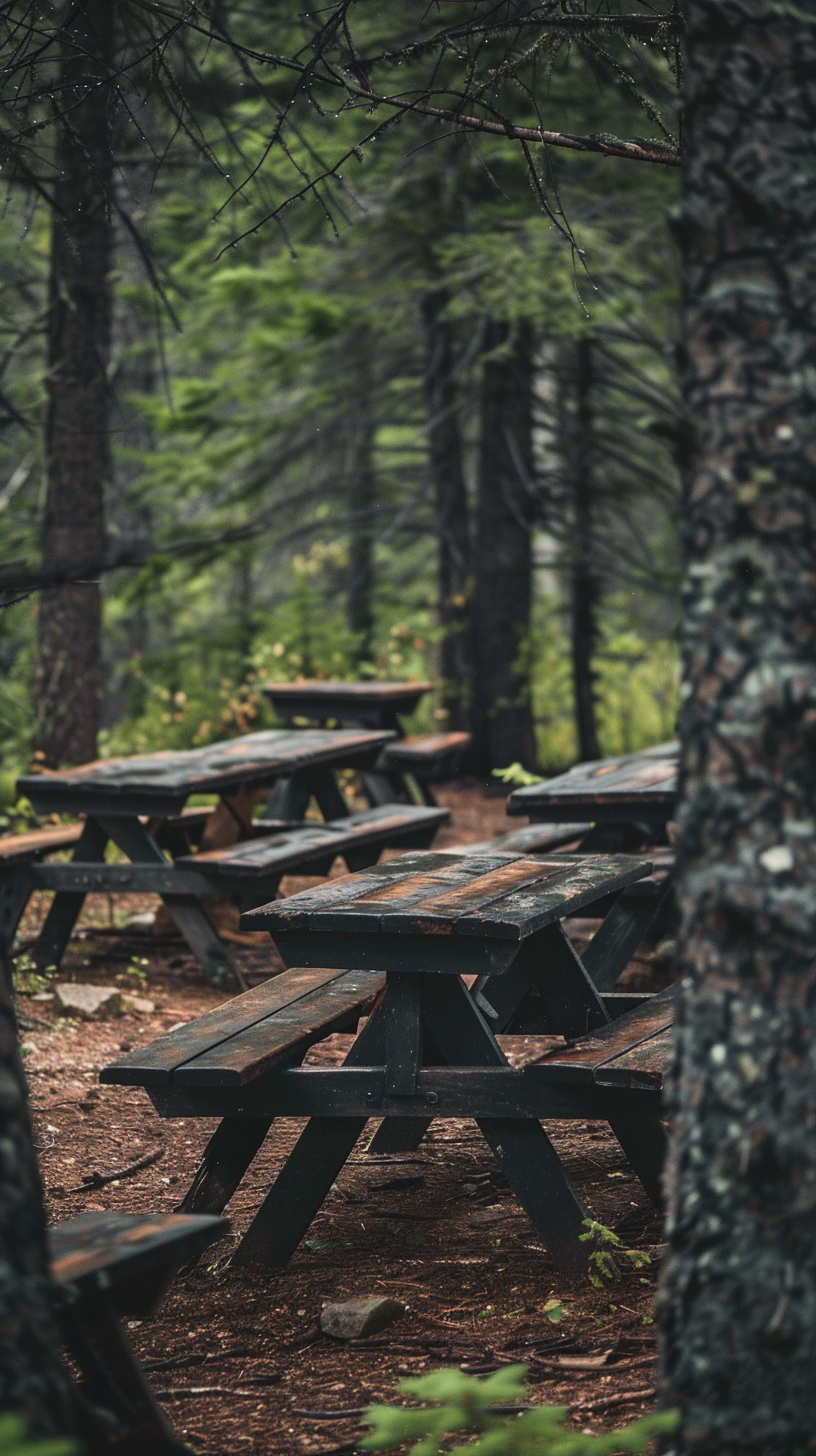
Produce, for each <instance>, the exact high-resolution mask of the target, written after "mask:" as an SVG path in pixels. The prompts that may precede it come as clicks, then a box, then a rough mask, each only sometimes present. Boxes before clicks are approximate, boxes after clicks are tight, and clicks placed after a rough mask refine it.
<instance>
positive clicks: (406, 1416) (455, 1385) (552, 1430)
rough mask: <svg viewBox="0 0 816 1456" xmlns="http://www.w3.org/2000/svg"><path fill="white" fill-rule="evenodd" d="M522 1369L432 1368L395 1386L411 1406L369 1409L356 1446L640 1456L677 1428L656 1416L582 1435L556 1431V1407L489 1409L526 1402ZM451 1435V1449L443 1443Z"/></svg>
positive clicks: (435, 1455)
mask: <svg viewBox="0 0 816 1456" xmlns="http://www.w3.org/2000/svg"><path fill="white" fill-rule="evenodd" d="M526 1370H527V1367H526V1365H508V1366H506V1367H505V1368H504V1369H503V1370H497V1371H496V1372H495V1374H493V1375H489V1376H487V1377H486V1378H484V1379H478V1378H476V1377H474V1376H471V1375H463V1374H462V1373H461V1371H459V1370H437V1371H435V1372H434V1373H433V1374H431V1375H421V1376H418V1377H414V1378H411V1379H408V1380H402V1381H400V1384H399V1389H400V1390H401V1391H403V1392H404V1393H405V1394H406V1395H410V1396H412V1397H413V1398H414V1399H415V1400H416V1401H420V1402H422V1404H421V1405H420V1406H419V1407H408V1406H385V1405H375V1406H370V1407H369V1409H368V1410H367V1411H366V1414H365V1416H364V1418H363V1420H364V1424H366V1425H370V1426H372V1427H373V1430H372V1431H371V1434H370V1435H367V1436H365V1437H364V1438H363V1439H362V1441H360V1442H359V1446H360V1448H361V1449H362V1450H365V1451H387V1450H393V1449H394V1448H395V1447H397V1446H404V1445H408V1444H409V1443H410V1446H409V1450H410V1456H440V1453H441V1452H443V1451H444V1452H446V1453H449V1456H463V1453H465V1452H467V1453H468V1456H611V1453H613V1452H622V1451H632V1452H638V1453H643V1452H645V1451H646V1450H647V1449H648V1445H649V1442H650V1441H651V1440H652V1438H653V1437H654V1436H657V1435H660V1434H663V1433H665V1432H668V1431H671V1430H673V1429H674V1428H675V1426H676V1425H677V1419H678V1418H677V1414H676V1413H675V1412H674V1411H660V1412H658V1413H657V1414H655V1415H650V1416H644V1417H643V1418H642V1419H641V1420H637V1421H633V1422H632V1423H631V1425H629V1426H626V1427H624V1428H623V1429H622V1430H620V1431H611V1432H609V1433H608V1434H605V1435H598V1436H586V1435H583V1434H581V1433H580V1432H574V1431H568V1430H565V1429H564V1419H565V1417H566V1415H567V1410H566V1408H565V1407H563V1406H538V1407H536V1408H535V1409H532V1410H523V1411H521V1412H519V1413H502V1412H501V1410H500V1409H497V1407H501V1406H503V1405H508V1406H518V1405H524V1404H525V1403H526V1391H525V1388H524V1384H523V1378H524V1375H525V1373H526ZM454 1436H455V1437H457V1438H458V1443H457V1444H451V1441H450V1439H449V1438H451V1437H454Z"/></svg>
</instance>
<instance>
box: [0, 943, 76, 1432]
mask: <svg viewBox="0 0 816 1456" xmlns="http://www.w3.org/2000/svg"><path fill="white" fill-rule="evenodd" d="M7 971H8V968H7V967H4V968H3V974H2V975H0V1411H3V1412H8V1411H16V1412H18V1413H19V1414H20V1415H22V1416H24V1417H25V1419H26V1421H27V1423H28V1426H29V1429H30V1430H31V1432H32V1433H34V1434H38V1435H43V1436H45V1435H57V1434H63V1435H64V1434H68V1433H69V1432H70V1431H71V1430H72V1429H73V1412H72V1403H71V1391H70V1385H69V1381H68V1374H67V1371H66V1369H65V1367H64V1365H63V1363H62V1359H61V1356H60V1348H61V1342H60V1337H59V1332H58V1330H57V1326H56V1322H55V1319H54V1312H53V1305H52V1299H51V1284H50V1279H49V1273H48V1258H47V1252H46V1244H45V1216H44V1214H43V1205H42V1188H41V1185H40V1175H39V1172H38V1169H37V1159H36V1156H35V1153H34V1146H33V1143H32V1138H31V1124H30V1122H29V1116H28V1102H27V1096H26V1086H25V1078H24V1076H23V1068H22V1064H21V1061H20V1052H19V1047H18V1042H17V1027H16V1024H15V1019H14V1012H13V1009H12V1004H11V997H10V995H9V993H8V990H7V979H8V977H7Z"/></svg>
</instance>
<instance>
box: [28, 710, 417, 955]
mask: <svg viewBox="0 0 816 1456" xmlns="http://www.w3.org/2000/svg"><path fill="white" fill-rule="evenodd" d="M392 736H393V734H392V732H391V731H390V730H388V729H378V730H361V729H334V730H328V729H317V730H314V731H311V732H309V731H306V732H303V731H294V732H291V731H285V730H284V731H281V730H275V731H269V732H264V733H249V734H246V735H244V736H243V737H241V738H234V739H231V740H229V741H228V742H225V743H213V744H210V745H208V746H207V747H204V748H193V749H188V750H184V751H170V750H168V751H165V752H161V753H151V754H146V755H144V756H137V757H130V758H109V759H101V760H99V761H97V762H94V763H87V764H83V765H81V766H80V767H79V768H72V769H66V770H64V771H61V772H58V773H51V772H46V773H37V774H25V775H24V776H23V777H22V778H20V779H19V780H18V783H17V792H18V793H19V794H22V795H25V796H26V797H27V798H28V799H30V801H31V803H32V804H33V806H34V808H35V809H36V810H37V812H38V813H41V814H47V813H51V812H57V813H61V814H71V815H75V816H81V815H84V816H85V823H84V827H83V829H82V831H81V834H80V836H79V839H78V841H77V843H76V846H75V849H74V853H73V857H72V859H71V862H70V863H69V864H54V863H28V864H23V865H20V866H18V867H15V868H14V869H12V870H11V871H10V872H8V873H6V874H5V875H4V876H3V879H2V883H0V896H2V907H1V909H0V918H1V919H2V927H1V929H2V938H3V941H4V944H5V945H7V946H10V944H11V939H12V938H13V935H14V932H15V930H16V927H17V924H18V922H19V919H20V916H21V914H22V912H23V909H24V908H25V905H26V903H27V901H28V898H29V896H30V895H31V893H32V891H33V890H35V889H48V890H55V891H56V894H55V896H54V900H53V902H52V904H51V907H50V909H49V912H48V915H47V917H46V921H45V924H44V926H43V929H42V931H41V933H40V935H39V937H38V940H37V942H36V945H35V947H34V951H33V957H34V960H35V962H36V964H37V965H38V966H40V967H47V966H51V965H58V964H59V961H60V959H61V957H62V955H63V952H64V950H65V947H66V945H67V943H68V940H69V938H70V935H71V932H72V930H73V927H74V924H75V922H76V919H77V916H78V915H79V912H80V910H81V909H82V904H83V901H84V899H85V895H86V894H87V893H88V892H89V891H97V890H106V891H109V892H110V891H116V890H118V891H120V892H121V891H126V892H129V893H156V894H159V895H161V897H162V899H163V900H164V903H165V904H166V906H167V908H168V910H169V911H170V913H171V915H172V917H173V919H174V920H175V922H176V924H177V925H178V927H179V929H180V930H181V932H182V934H183V935H184V937H185V939H186V940H187V943H188V944H189V946H190V948H191V950H192V951H193V953H194V955H195V956H196V957H197V959H198V960H199V962H200V963H201V965H202V966H203V968H204V970H205V972H206V973H207V975H208V976H209V978H210V979H212V980H215V981H216V982H217V981H219V980H220V979H222V978H223V975H224V972H225V971H226V970H229V971H231V972H232V974H233V975H234V976H235V977H236V979H238V980H239V984H240V983H241V982H240V976H239V974H238V972H237V969H236V967H235V966H234V964H233V962H232V959H231V957H230V954H229V951H228V949H227V947H226V945H225V944H224V942H223V941H222V940H221V937H220V936H219V935H218V934H217V932H216V930H215V929H214V927H213V926H212V925H211V923H210V921H209V919H208V918H207V915H206V913H205V911H204V909H203V908H202V904H201V902H202V900H203V899H204V897H205V896H207V895H211V894H212V893H213V890H214V888H216V887H215V886H214V884H213V874H212V869H211V867H210V866H209V865H208V864H207V862H206V861H203V862H200V863H198V864H197V863H196V862H195V858H196V857H195V856H193V857H192V858H191V857H189V856H186V857H185V859H186V862H185V863H184V864H183V865H181V864H178V863H176V862H175V860H168V859H166V858H165V855H164V853H163V851H162V848H161V847H160V843H159V842H158V841H159V839H160V834H159V832H158V831H159V828H160V826H162V825H163V824H166V823H167V822H168V821H169V820H171V819H172V817H173V816H179V815H181V812H182V810H183V808H184V805H185V802H186V800H187V799H188V798H189V797H190V795H191V794H218V795H219V798H220V801H221V802H222V803H223V804H224V805H225V806H226V808H227V809H228V810H229V811H230V812H231V813H232V814H233V815H234V817H235V818H236V820H237V821H238V825H239V830H240V832H241V834H242V835H247V834H250V833H251V832H252V828H251V824H250V823H248V822H247V819H246V814H247V802H248V796H249V797H251V795H252V792H253V791H257V790H263V789H267V788H271V789H272V791H273V792H272V797H273V799H274V812H276V813H277V815H278V816H279V817H277V818H274V819H269V818H267V819H266V820H265V821H264V825H265V829H266V832H267V833H269V832H270V831H272V830H274V828H275V827H278V828H281V829H285V828H287V827H290V826H291V824H293V823H295V824H297V822H298V821H302V819H303V815H304V813H305V811H306V808H307V806H308V804H309V801H310V799H311V798H312V797H314V798H315V799H316V801H317V804H318V806H319V808H320V810H321V812H322V813H323V815H324V818H325V819H327V820H333V821H336V819H337V818H338V816H343V815H347V814H348V806H347V804H346V801H345V799H344V797H343V794H342V792H341V790H340V787H339V785H338V783H337V780H336V777H335V770H336V769H338V768H343V767H358V766H364V765H366V764H371V763H373V762H374V761H375V760H376V758H377V756H378V754H379V753H380V751H381V749H382V748H383V746H384V745H385V744H386V743H387V742H388V741H389V739H390V738H391V737H392ZM281 811H282V812H281ZM109 841H112V842H113V843H114V844H115V845H117V847H118V848H119V849H120V850H121V851H122V853H123V854H124V855H125V856H126V857H127V860H128V861H129V863H127V864H122V863H120V864H107V863H105V850H106V847H107V845H108V842H109ZM240 869H241V867H240V865H238V866H237V867H236V869H235V873H234V875H233V877H232V881H230V880H229V878H228V877H227V878H224V877H223V876H222V877H221V879H220V882H219V885H218V887H217V888H218V889H222V890H223V892H224V893H230V892H231V890H233V889H237V890H239V891H243V889H244V888H245V884H246V880H245V877H244V876H243V875H242V874H241V873H240ZM276 873H277V874H278V877H279V873H280V872H279V870H277V868H276ZM253 883H254V894H255V895H256V896H257V898H256V899H255V900H254V903H255V904H257V903H259V900H260V899H261V898H262V897H263V898H266V899H269V898H271V896H270V895H268V894H266V895H264V890H265V887H266V885H265V882H264V880H263V878H261V879H260V880H259V879H257V877H256V878H255V880H254V882H253ZM266 884H268V878H267V882H266ZM273 893H274V890H273Z"/></svg>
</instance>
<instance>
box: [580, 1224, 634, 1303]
mask: <svg viewBox="0 0 816 1456" xmlns="http://www.w3.org/2000/svg"><path fill="white" fill-rule="evenodd" d="M583 1225H584V1228H585V1229H586V1233H583V1234H579V1235H578V1238H579V1241H580V1242H581V1243H582V1244H587V1243H589V1244H592V1250H591V1252H590V1255H589V1265H590V1268H589V1282H590V1284H593V1285H594V1286H595V1288H596V1289H603V1287H604V1281H611V1280H613V1279H615V1278H616V1277H617V1270H616V1268H615V1260H614V1255H613V1253H612V1250H613V1249H614V1250H615V1252H616V1253H617V1254H618V1255H620V1257H622V1258H624V1259H628V1260H629V1262H630V1263H631V1264H632V1265H633V1266H634V1268H635V1269H643V1268H645V1266H646V1265H647V1264H651V1262H652V1261H651V1259H650V1258H649V1255H648V1254H647V1253H646V1252H645V1251H644V1250H643V1249H625V1248H624V1247H623V1244H622V1243H621V1240H620V1238H619V1237H618V1235H617V1234H616V1233H615V1231H614V1229H611V1228H607V1227H606V1224H603V1223H597V1222H596V1221H595V1219H594V1218H585V1219H584V1220H583Z"/></svg>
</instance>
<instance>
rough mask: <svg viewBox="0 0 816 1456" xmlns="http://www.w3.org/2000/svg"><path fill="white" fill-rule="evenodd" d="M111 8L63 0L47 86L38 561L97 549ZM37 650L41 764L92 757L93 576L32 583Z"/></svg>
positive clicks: (103, 419)
mask: <svg viewBox="0 0 816 1456" xmlns="http://www.w3.org/2000/svg"><path fill="white" fill-rule="evenodd" d="M115 9H116V6H115V4H114V3H112V0H86V3H84V4H81V5H78V6H76V7H74V8H73V9H72V12H71V19H70V20H69V21H68V22H67V23H66V26H65V30H64V33H63V56H64V62H63V73H62V77H61V82H60V87H59V90H58V92H57V97H58V104H59V106H60V107H61V108H62V109H63V110H64V111H65V113H66V116H65V119H64V120H63V121H62V122H61V124H60V126H59V130H58V144H57V157H56V163H57V181H56V184H55V189H54V192H55V208H54V214H53V225H52V239H51V281H50V303H49V329H48V374H47V390H48V416H47V423H46V472H47V491H46V501H45V518H44V522H43V538H42V546H43V557H44V560H45V562H46V564H47V565H49V566H53V565H56V564H60V563H70V564H71V565H74V566H76V565H79V564H81V563H83V562H86V561H87V562H91V561H93V560H94V559H98V558H99V557H100V556H101V555H102V554H103V552H104V549H105V486H106V483H107V481H108V480H109V479H110V474H111V464H110V443H109V436H108V383H107V367H108V358H109V353H110V332H111V282H110V269H111V254H112V243H113V231H112V225H111V217H110V210H109V199H110V195H111V187H112V180H113V164H112V157H111V149H110V116H109V109H110V106H111V98H112V88H111V84H110V80H109V78H110V74H111V70H112V67H113V27H114V13H115ZM39 654H40V656H39V682H38V722H37V747H38V748H39V749H40V750H41V751H42V752H43V753H44V754H45V761H46V762H47V763H48V764H52V765H53V764H57V763H61V762H69V763H81V762H83V761H85V760H87V759H90V758H93V757H94V756H95V754H96V736H97V732H98V729H99V721H100V704H101V691H102V662H101V651H100V602H99V587H98V586H97V585H96V584H95V583H91V582H89V583H88V584H87V585H85V584H83V585H77V586H68V587H54V588H51V589H49V590H48V591H45V592H43V594H42V600H41V603H40V618H39Z"/></svg>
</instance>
